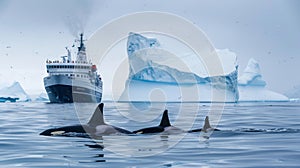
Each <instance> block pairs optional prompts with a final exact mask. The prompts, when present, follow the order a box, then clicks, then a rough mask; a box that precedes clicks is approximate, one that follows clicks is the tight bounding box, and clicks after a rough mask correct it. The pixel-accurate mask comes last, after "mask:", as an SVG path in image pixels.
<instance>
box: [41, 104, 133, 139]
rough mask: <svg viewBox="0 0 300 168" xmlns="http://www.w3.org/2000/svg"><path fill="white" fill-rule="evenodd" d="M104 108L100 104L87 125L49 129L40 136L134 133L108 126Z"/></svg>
mask: <svg viewBox="0 0 300 168" xmlns="http://www.w3.org/2000/svg"><path fill="white" fill-rule="evenodd" d="M103 107H104V104H103V103H100V104H99V105H98V107H97V108H96V109H95V112H94V114H93V115H92V117H91V118H90V120H89V122H88V123H87V124H84V125H73V126H65V127H59V128H52V129H47V130H45V131H43V132H41V133H40V135H45V136H54V135H62V136H72V135H74V133H75V135H76V136H83V137H86V136H92V137H94V136H102V135H111V134H132V132H130V131H128V130H125V129H123V128H119V127H116V126H112V125H108V124H106V123H105V121H104V118H103ZM87 134H88V135H87Z"/></svg>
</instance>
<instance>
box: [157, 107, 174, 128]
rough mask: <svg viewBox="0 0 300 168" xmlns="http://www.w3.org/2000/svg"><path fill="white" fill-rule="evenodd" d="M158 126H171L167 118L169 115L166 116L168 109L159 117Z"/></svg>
mask: <svg viewBox="0 0 300 168" xmlns="http://www.w3.org/2000/svg"><path fill="white" fill-rule="evenodd" d="M159 126H161V127H168V126H171V124H170V120H169V116H168V110H165V111H164V114H163V116H162V118H161V121H160V124H159Z"/></svg>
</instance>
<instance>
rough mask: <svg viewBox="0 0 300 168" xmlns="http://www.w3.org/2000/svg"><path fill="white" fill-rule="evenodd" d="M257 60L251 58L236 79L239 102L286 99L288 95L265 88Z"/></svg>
mask: <svg viewBox="0 0 300 168" xmlns="http://www.w3.org/2000/svg"><path fill="white" fill-rule="evenodd" d="M266 85H267V83H266V82H265V81H264V80H263V78H262V75H261V71H260V66H259V64H258V62H257V61H256V60H255V59H253V58H251V59H250V60H249V61H248V65H247V67H246V68H245V70H244V72H243V74H242V75H241V76H240V77H239V79H238V88H239V94H240V99H239V101H240V102H243V101H288V100H289V99H288V97H286V96H284V95H282V94H280V93H276V92H274V91H272V90H269V89H267V88H266Z"/></svg>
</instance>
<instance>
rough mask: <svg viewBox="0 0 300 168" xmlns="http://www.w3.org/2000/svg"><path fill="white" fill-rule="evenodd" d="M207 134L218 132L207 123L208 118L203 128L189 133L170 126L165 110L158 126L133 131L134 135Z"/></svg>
mask: <svg viewBox="0 0 300 168" xmlns="http://www.w3.org/2000/svg"><path fill="white" fill-rule="evenodd" d="M201 131H202V132H209V131H220V130H219V129H216V128H212V127H211V126H210V123H209V118H208V116H206V117H205V122H204V126H203V127H202V128H200V129H194V130H189V131H184V130H182V129H180V128H177V127H174V126H172V125H171V123H170V120H169V116H168V110H165V111H164V113H163V116H162V119H161V121H160V124H159V125H158V126H154V127H148V128H142V129H139V130H136V131H133V133H134V134H154V133H163V134H179V133H184V132H187V133H193V132H201Z"/></svg>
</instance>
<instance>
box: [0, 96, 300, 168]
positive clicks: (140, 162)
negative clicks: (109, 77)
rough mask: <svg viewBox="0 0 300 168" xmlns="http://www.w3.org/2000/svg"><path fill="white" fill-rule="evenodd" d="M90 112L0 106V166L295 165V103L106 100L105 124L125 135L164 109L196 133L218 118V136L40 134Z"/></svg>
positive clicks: (77, 107) (299, 112)
mask: <svg viewBox="0 0 300 168" xmlns="http://www.w3.org/2000/svg"><path fill="white" fill-rule="evenodd" d="M213 106H216V107H213ZM94 107H95V105H94V104H49V103H0V149H1V150H0V156H1V157H0V167H5V168H7V167H22V168H23V167H80V168H82V167H155V168H156V167H163V168H164V167H272V168H273V167H299V166H300V159H299V158H300V103H299V102H264V103H238V104H225V105H224V107H223V105H222V104H217V105H211V104H209V103H207V104H201V103H182V104H180V103H168V104H160V103H153V104H148V103H136V104H128V103H115V102H106V103H105V107H104V117H105V120H106V122H107V123H109V124H112V125H115V126H118V127H122V128H125V129H127V130H130V131H133V130H137V129H140V128H143V127H149V126H156V125H158V124H159V122H160V119H161V114H162V112H163V110H164V108H167V109H168V110H169V116H170V121H171V123H172V124H173V125H175V126H177V127H179V128H182V129H184V130H189V129H195V128H201V127H202V125H203V120H204V117H205V116H206V115H208V113H210V114H211V115H214V114H218V115H217V116H220V117H221V119H220V121H219V123H218V126H217V128H218V129H220V130H221V131H214V132H213V133H212V134H204V133H199V132H196V133H182V134H176V135H161V134H159V135H157V134H156V135H155V134H154V135H130V136H129V135H111V136H103V137H98V138H97V139H90V138H82V137H76V136H73V137H72V136H70V137H63V136H54V137H53V136H52V137H48V136H41V135H39V133H40V132H42V131H43V130H45V129H49V128H53V127H60V126H67V125H73V124H78V123H80V122H82V123H86V122H87V121H88V119H89V117H90V115H91V114H92V113H93V110H94ZM149 107H150V108H151V109H150V110H149V109H148V108H149ZM197 108H198V109H197ZM147 109H148V110H147ZM219 114H220V115H219ZM212 125H214V126H215V125H216V124H214V123H212Z"/></svg>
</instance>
